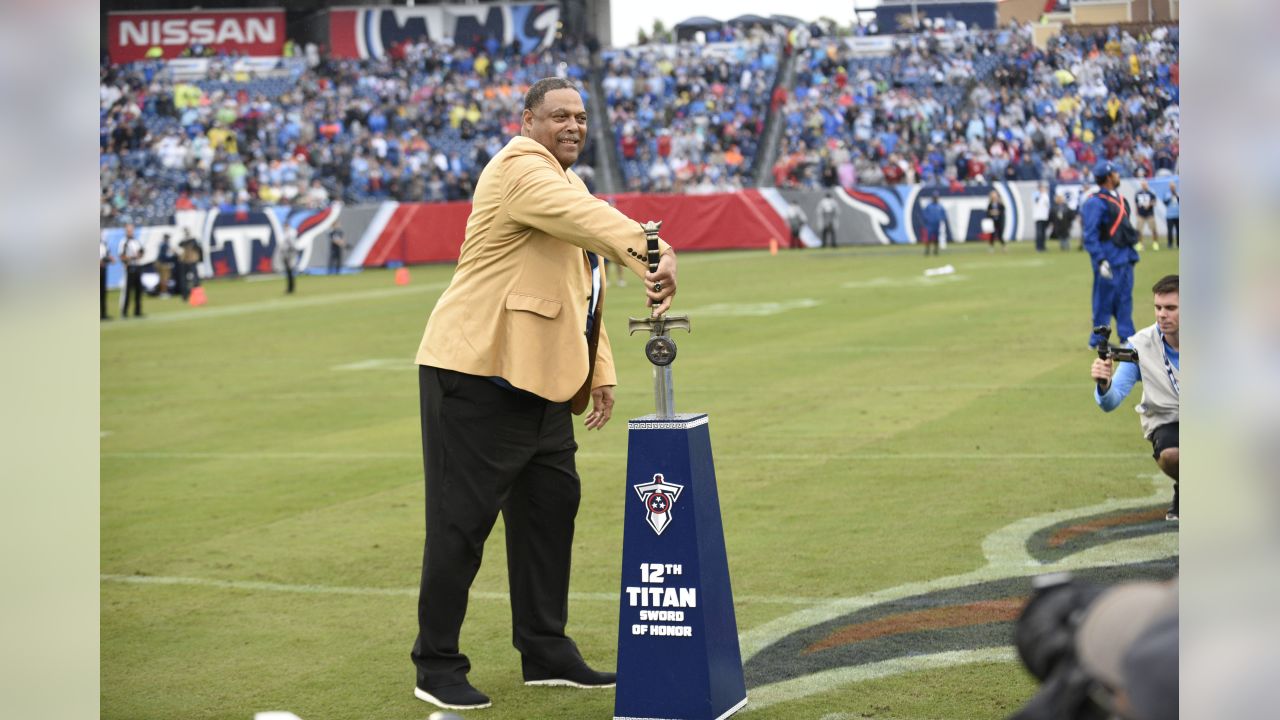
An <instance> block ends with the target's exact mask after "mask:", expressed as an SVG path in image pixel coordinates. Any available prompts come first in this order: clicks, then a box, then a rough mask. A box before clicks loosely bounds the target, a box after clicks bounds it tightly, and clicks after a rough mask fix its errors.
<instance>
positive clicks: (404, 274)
mask: <svg viewBox="0 0 1280 720" xmlns="http://www.w3.org/2000/svg"><path fill="white" fill-rule="evenodd" d="M396 284H397V285H408V284H409V268H407V267H398V268H396Z"/></svg>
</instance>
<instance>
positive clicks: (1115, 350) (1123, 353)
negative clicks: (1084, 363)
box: [1093, 325, 1138, 363]
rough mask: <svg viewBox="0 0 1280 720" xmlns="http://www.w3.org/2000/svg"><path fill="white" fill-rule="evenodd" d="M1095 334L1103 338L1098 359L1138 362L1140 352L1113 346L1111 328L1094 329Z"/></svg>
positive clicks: (1101, 326)
mask: <svg viewBox="0 0 1280 720" xmlns="http://www.w3.org/2000/svg"><path fill="white" fill-rule="evenodd" d="M1093 334H1094V335H1098V336H1100V337H1101V338H1102V342H1100V343H1098V359H1099V360H1114V361H1116V362H1128V363H1136V362H1138V351H1137V350H1134V349H1133V348H1129V347H1120V346H1118V345H1112V344H1111V326H1110V325H1099V326H1098V327H1096V328H1094V329H1093Z"/></svg>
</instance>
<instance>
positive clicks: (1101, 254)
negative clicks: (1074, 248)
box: [1080, 190, 1138, 267]
mask: <svg viewBox="0 0 1280 720" xmlns="http://www.w3.org/2000/svg"><path fill="white" fill-rule="evenodd" d="M1102 193H1106V194H1107V195H1109V196H1111V197H1112V198H1113V199H1115V200H1117V201H1119V202H1123V198H1121V197H1120V195H1119V194H1118V193H1116V192H1115V191H1114V190H1099V191H1098V192H1097V193H1095V194H1093V195H1090V196H1089V198H1088V199H1087V200H1085V201H1084V205H1082V206H1081V208H1080V225H1081V227H1082V228H1083V230H1084V249H1085V250H1087V251H1088V252H1089V258H1090V259H1091V260H1093V266H1094V267H1097V266H1098V264H1099V263H1101V262H1102V261H1103V260H1106V261H1107V262H1108V263H1110V264H1111V266H1112V267H1121V266H1124V265H1133V264H1134V263H1136V262H1138V251H1137V250H1135V249H1134V248H1132V247H1120V246H1119V245H1116V244H1115V243H1113V242H1111V239H1110V238H1111V235H1110V228H1111V226H1112V225H1114V224H1115V221H1116V213H1117V212H1118V209H1117V208H1116V206H1115V204H1114V203H1112V202H1110V201H1108V200H1104V199H1103V198H1101V197H1099V195H1101V194H1102Z"/></svg>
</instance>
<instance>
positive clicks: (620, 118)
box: [602, 29, 782, 193]
mask: <svg viewBox="0 0 1280 720" xmlns="http://www.w3.org/2000/svg"><path fill="white" fill-rule="evenodd" d="M781 47H782V44H781V41H780V40H779V39H778V38H777V37H773V36H770V35H767V34H765V33H764V31H763V30H759V29H757V31H756V32H755V33H753V34H751V35H749V36H747V37H745V38H744V39H738V40H735V41H733V42H730V43H723V44H719V45H709V46H698V45H692V44H678V45H675V44H669V45H640V46H637V47H633V48H625V49H620V50H614V51H606V52H604V54H603V56H602V61H603V66H604V72H603V80H602V86H603V89H604V95H605V100H606V102H607V103H608V107H609V122H610V127H611V128H612V130H613V134H614V138H615V141H616V142H617V147H618V157H619V159H620V162H621V164H622V173H623V177H624V180H625V183H626V189H627V190H631V191H646V192H648V191H653V192H689V193H698V192H721V191H732V190H738V189H741V188H743V187H744V186H748V185H751V184H753V183H752V181H751V178H750V171H751V168H752V163H753V161H754V158H755V156H756V153H757V152H758V150H759V147H760V141H761V138H762V136H763V133H764V127H765V120H766V119H767V117H768V112H769V97H770V93H771V92H772V89H773V85H774V79H775V77H776V76H777V73H778V63H779V60H780V57H779V51H780V49H781Z"/></svg>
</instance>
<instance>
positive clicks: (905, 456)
mask: <svg viewBox="0 0 1280 720" xmlns="http://www.w3.org/2000/svg"><path fill="white" fill-rule="evenodd" d="M101 457H103V458H120V459H144V460H316V461H324V460H384V459H396V458H413V459H421V457H422V454H421V453H420V452H415V451H405V452H271V451H260V452H199V451H193V452H170V451H157V452H147V451H142V452H104V453H102V454H101ZM577 457H579V458H583V459H589V460H608V459H614V458H619V459H621V458H625V457H626V453H624V452H591V451H582V452H579V453H577ZM729 457H732V458H733V459H741V460H917V461H934V460H966V461H979V462H981V461H996V460H1119V459H1123V458H1132V457H1134V454H1133V453H1131V452H1117V453H973V452H968V453H860V452H847V453H768V452H765V453H758V452H739V453H733V454H732V455H731V456H729Z"/></svg>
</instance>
